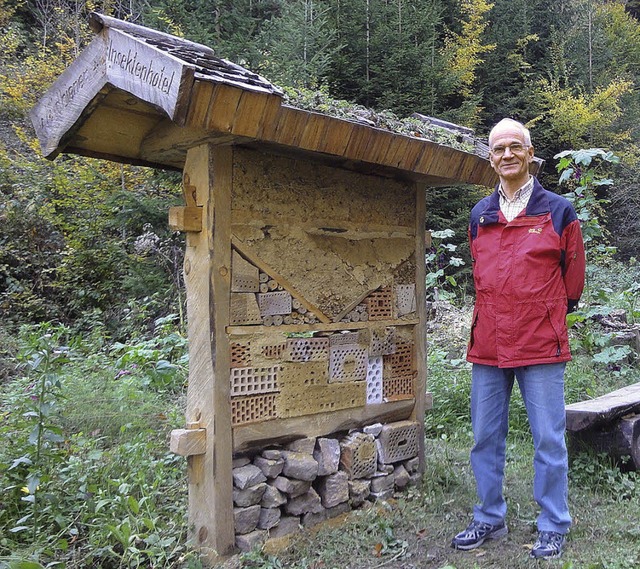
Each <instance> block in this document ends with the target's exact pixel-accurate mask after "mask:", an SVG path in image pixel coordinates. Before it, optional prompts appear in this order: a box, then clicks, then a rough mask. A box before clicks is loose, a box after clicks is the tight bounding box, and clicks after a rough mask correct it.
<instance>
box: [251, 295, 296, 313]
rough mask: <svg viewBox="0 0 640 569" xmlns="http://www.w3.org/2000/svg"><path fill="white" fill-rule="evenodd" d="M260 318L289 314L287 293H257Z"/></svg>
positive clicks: (289, 299)
mask: <svg viewBox="0 0 640 569" xmlns="http://www.w3.org/2000/svg"><path fill="white" fill-rule="evenodd" d="M258 307H259V308H260V316H275V315H278V314H291V310H292V308H291V295H290V294H289V293H288V292H287V291H275V292H263V293H258Z"/></svg>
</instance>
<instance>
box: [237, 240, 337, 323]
mask: <svg viewBox="0 0 640 569" xmlns="http://www.w3.org/2000/svg"><path fill="white" fill-rule="evenodd" d="M233 246H234V248H235V249H236V251H238V253H240V254H241V255H242V256H243V257H244V258H245V259H246V260H247V261H249V262H250V263H253V264H254V265H255V266H256V267H258V268H259V269H260V270H261V271H262V272H263V273H267V274H268V275H269V276H270V277H271V278H272V279H275V280H276V281H278V283H279V284H280V285H282V287H283V288H284V289H285V290H286V291H287V292H288V293H289V294H291V296H292V297H293V298H295V299H296V300H298V301H299V302H300V304H302V306H304V307H305V308H306V309H307V310H310V311H311V312H313V313H314V314H315V315H316V316H317V317H318V319H319V320H320V322H324V323H329V322H331V319H330V318H329V317H328V316H327V315H326V314H324V313H323V312H322V311H321V310H320V309H319V308H318V307H317V306H315V305H314V304H311V303H310V302H309V301H308V300H307V299H306V298H304V296H303V295H302V294H301V293H300V292H298V290H296V288H295V287H294V286H293V285H292V284H291V283H290V282H289V280H288V279H286V278H284V277H283V276H282V275H281V274H279V273H278V272H277V271H276V270H275V269H273V268H272V267H270V266H269V265H267V264H266V263H265V262H264V261H263V260H262V259H260V258H259V257H257V256H256V255H254V254H253V253H251V252H250V251H249V250H248V249H247V248H246V247H245V246H244V244H243V243H242V242H241V241H240V240H239V239H236V238H235V237H234V238H233Z"/></svg>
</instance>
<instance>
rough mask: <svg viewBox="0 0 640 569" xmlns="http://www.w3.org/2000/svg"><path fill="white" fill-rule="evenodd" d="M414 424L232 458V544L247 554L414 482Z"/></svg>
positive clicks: (299, 442)
mask: <svg viewBox="0 0 640 569" xmlns="http://www.w3.org/2000/svg"><path fill="white" fill-rule="evenodd" d="M417 435H418V428H417V423H413V422H410V421H401V422H398V423H392V424H388V425H381V424H376V425H371V426H368V427H365V428H364V429H363V430H361V431H360V430H357V431H351V432H350V433H349V434H347V435H344V436H341V437H319V438H304V439H298V440H296V441H293V442H292V443H290V444H288V445H286V446H284V447H277V448H275V447H269V448H266V449H264V450H262V451H259V452H258V453H257V454H254V455H252V456H238V457H236V458H235V459H234V461H233V486H234V489H233V504H234V523H235V532H236V545H237V547H238V548H239V549H240V550H242V551H248V550H250V549H252V548H253V547H254V546H256V545H257V544H260V543H262V542H264V541H265V540H266V539H269V538H277V537H282V536H285V535H288V534H291V533H294V532H296V531H299V530H300V529H301V528H309V527H312V526H314V525H316V524H318V523H321V522H323V521H325V520H327V519H330V518H334V517H336V516H339V515H341V514H344V513H346V512H348V511H350V510H352V509H353V508H358V507H361V506H363V504H365V503H369V502H370V501H375V500H386V499H389V498H391V497H392V496H393V493H394V491H396V490H401V489H403V488H405V487H406V486H408V485H410V484H412V483H413V484H415V483H417V481H418V480H419V477H420V474H419V472H418V470H419V459H418V457H417V454H418V444H417Z"/></svg>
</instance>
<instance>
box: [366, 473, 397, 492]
mask: <svg viewBox="0 0 640 569" xmlns="http://www.w3.org/2000/svg"><path fill="white" fill-rule="evenodd" d="M389 489H391V490H393V475H391V474H384V475H382V476H376V477H374V478H372V479H371V493H372V494H373V493H380V492H385V491H386V490H389Z"/></svg>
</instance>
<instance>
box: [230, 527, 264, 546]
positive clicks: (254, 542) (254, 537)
mask: <svg viewBox="0 0 640 569" xmlns="http://www.w3.org/2000/svg"><path fill="white" fill-rule="evenodd" d="M268 535H269V534H268V532H266V531H264V530H259V529H257V530H255V531H252V532H249V533H246V534H244V535H236V547H237V548H238V549H239V550H240V551H251V550H252V549H253V548H254V547H257V546H258V545H262V544H263V543H264V542H265V541H266V540H267V537H268Z"/></svg>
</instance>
